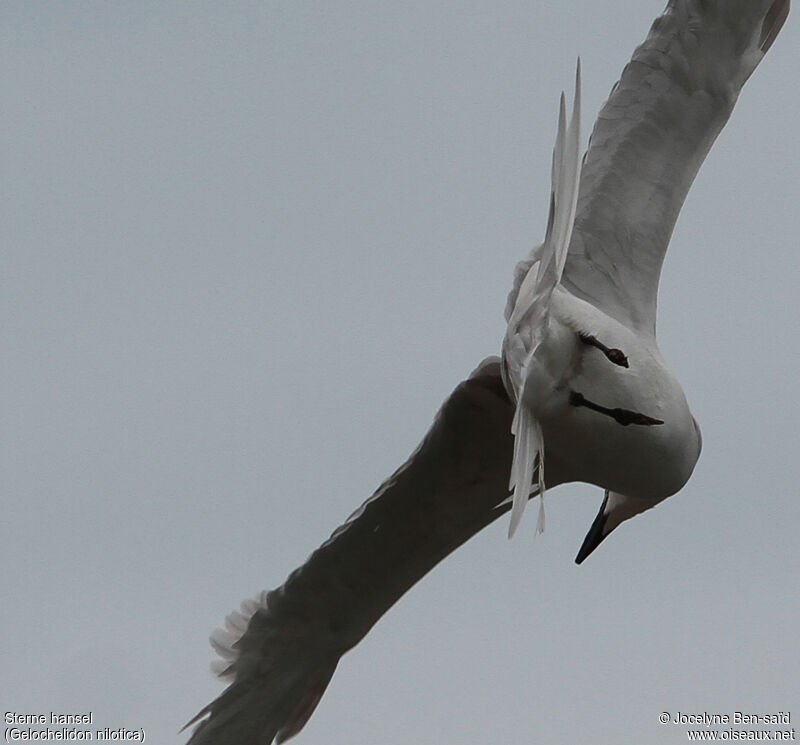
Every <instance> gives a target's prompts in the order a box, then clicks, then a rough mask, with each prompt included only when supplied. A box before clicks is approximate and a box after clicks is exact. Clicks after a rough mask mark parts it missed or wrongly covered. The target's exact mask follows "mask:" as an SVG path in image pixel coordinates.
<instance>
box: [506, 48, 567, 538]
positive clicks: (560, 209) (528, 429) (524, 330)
mask: <svg viewBox="0 0 800 745" xmlns="http://www.w3.org/2000/svg"><path fill="white" fill-rule="evenodd" d="M580 115H581V65H580V60H578V67H577V70H576V73H575V102H574V104H573V107H572V115H571V117H570V122H569V126H567V115H566V104H565V101H564V94H563V93H562V94H561V104H560V107H559V116H558V134H557V135H556V144H555V147H554V148H553V165H552V170H551V181H552V187H551V197H550V215H549V219H548V223H547V234H546V236H545V240H544V243H543V244H542V245H541V247H540V248H539V249H538V250H537V251H536V253H535V255H534V256H533V257H532V258H533V262H532V265H531V267H530V269H529V270H528V273H527V275H526V276H525V278H524V279H523V280H522V283H521V284H520V287H519V292H518V294H517V297H516V301H515V304H514V310H513V312H512V313H511V317H510V318H509V322H508V332H507V335H506V344H505V349H504V354H505V356H506V365H507V368H508V369H509V370H510V376H511V382H512V385H513V387H514V392H515V394H516V399H517V401H516V404H517V410H516V413H515V415H514V424H513V426H512V432H513V434H514V438H515V439H514V460H513V463H512V466H511V476H510V479H509V489H511V490H513V497H512V508H511V524H510V525H509V529H508V536H509V538H510V537H511V536H513V535H514V531H515V530H516V529H517V526H518V525H519V522H520V520H521V519H522V513H523V511H524V510H525V505H526V504H527V502H528V498H529V497H530V495H531V491H532V481H533V474H534V470H535V469H536V468H537V466H538V479H537V481H538V494H539V497H540V500H541V502H540V504H539V520H538V530H539V532H541V531H542V530H544V491H545V482H544V440H543V436H542V429H541V426H540V425H539V422H538V421H537V420H536V417H535V416H534V414H533V412H532V411H531V410H530V409H529V407H528V405H527V404H526V403H525V382H526V380H527V377H528V372H529V369H530V366H531V364H535V359H534V358H535V354H536V351H537V349H538V348H539V345H540V344H541V343H542V341H543V340H544V338H545V336H546V334H547V323H548V320H549V317H550V305H551V301H552V297H553V292H554V291H555V288H556V287H557V286H558V283H559V282H560V281H561V275H562V273H563V271H564V263H565V262H566V260H567V251H568V249H569V242H570V238H571V237H572V226H573V224H574V223H575V209H576V206H577V203H578V187H579V185H580V173H581V154H580ZM512 356H513V357H516V358H517V359H516V360H513V359H512V360H510V359H508V358H509V357H512Z"/></svg>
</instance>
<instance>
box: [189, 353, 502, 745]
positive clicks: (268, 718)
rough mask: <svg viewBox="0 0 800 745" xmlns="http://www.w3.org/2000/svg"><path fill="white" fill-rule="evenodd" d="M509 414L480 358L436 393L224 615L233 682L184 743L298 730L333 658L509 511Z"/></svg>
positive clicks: (235, 742) (488, 365) (222, 643)
mask: <svg viewBox="0 0 800 745" xmlns="http://www.w3.org/2000/svg"><path fill="white" fill-rule="evenodd" d="M513 413H514V411H513V406H512V405H511V402H510V401H509V398H508V395H507V394H506V391H505V388H504V386H503V382H502V380H501V376H500V361H499V360H498V359H497V358H489V359H487V360H485V361H484V362H483V363H482V364H481V365H480V366H479V367H478V369H477V370H475V372H474V373H473V374H472V375H471V376H470V377H469V378H468V379H467V380H465V381H464V382H463V383H461V384H460V385H459V386H458V387H457V388H456V389H455V391H453V393H452V394H451V395H450V397H449V398H448V399H447V401H445V403H444V404H443V406H442V408H441V410H440V411H439V413H438V414H437V416H436V419H435V421H434V423H433V426H432V427H431V429H430V431H429V432H428V434H427V435H426V436H425V439H424V440H423V441H422V443H421V444H420V446H419V447H418V448H417V450H416V451H415V452H414V453H413V454H412V455H411V457H410V458H409V459H408V461H407V462H406V463H404V464H403V465H402V466H401V467H400V468H399V469H398V470H397V471H396V472H395V473H394V474H393V475H392V476H391V477H390V478H389V479H388V480H387V481H386V482H385V483H384V484H383V485H382V486H381V487H380V488H379V489H378V490H377V492H376V493H375V494H374V495H373V496H372V497H370V499H368V500H367V501H366V502H365V503H364V504H363V505H362V506H361V507H360V508H359V509H358V510H357V511H356V512H355V513H354V514H353V515H352V516H351V517H350V518H349V519H348V520H347V522H345V523H344V525H342V526H341V527H340V528H339V529H337V530H336V531H335V532H334V533H333V535H332V536H331V537H330V539H329V540H328V541H326V542H325V543H324V544H323V545H322V546H321V547H320V548H318V549H317V550H316V551H315V552H314V553H313V554H311V556H310V557H309V559H308V561H307V562H306V563H305V564H303V566H301V567H300V568H299V569H297V570H295V571H294V572H293V573H292V574H291V575H290V577H289V578H288V579H287V580H286V582H285V583H284V584H283V585H282V586H281V587H279V588H278V589H277V590H273V591H272V592H265V593H263V594H262V596H261V597H260V598H258V599H257V600H254V601H250V602H249V603H245V604H243V610H242V612H241V613H239V612H236V613H233V614H231V616H229V617H228V622H227V626H228V630H227V631H218V632H217V633H216V634H215V636H214V637H212V643H213V644H214V646H215V647H216V648H217V650H218V651H219V652H220V654H221V655H222V656H223V657H224V658H226V659H227V665H226V669H225V670H223V671H222V673H221V674H222V676H230V677H232V678H233V682H232V683H231V685H230V686H229V687H228V688H227V690H225V691H224V692H223V693H222V695H221V696H220V697H219V698H218V699H216V700H215V701H213V702H212V703H211V704H209V705H208V706H207V707H206V708H205V709H203V710H202V711H201V712H200V713H199V714H198V715H197V717H195V719H194V720H193V722H194V721H197V720H198V719H203V721H202V722H201V723H200V725H199V726H198V727H197V729H196V730H195V732H194V734H193V735H192V738H191V740H190V741H189V745H264V744H265V743H271V742H272V741H273V739H274V738H277V741H278V742H282V741H284V740H286V739H288V738H289V737H291V736H293V735H295V734H297V732H299V731H300V729H302V727H303V725H305V723H306V721H308V718H309V717H310V716H311V714H312V712H313V711H314V708H315V707H316V705H317V703H318V702H319V700H320V698H321V696H322V694H323V693H324V691H325V688H326V686H327V685H328V682H329V680H330V678H331V676H332V675H333V672H334V670H335V668H336V665H337V663H338V661H339V658H340V657H341V656H342V654H344V653H345V652H346V651H347V650H348V649H351V648H352V647H353V646H354V645H355V644H357V643H358V642H359V641H360V640H361V639H362V638H363V636H364V635H365V634H366V633H367V631H369V629H370V628H372V626H373V625H374V624H375V622H376V621H377V620H378V619H379V618H380V617H381V616H382V615H383V614H384V613H385V612H386V611H387V610H388V609H389V608H390V607H391V606H392V605H393V604H394V603H395V602H396V601H397V600H398V599H399V598H400V597H401V596H402V595H403V594H404V593H405V592H406V590H408V589H409V588H410V587H411V586H412V585H414V584H415V583H416V582H417V581H418V580H419V579H420V578H421V577H423V576H424V575H425V574H426V573H427V572H428V571H430V570H431V569H432V568H433V567H434V566H435V565H436V564H437V563H438V562H439V561H441V560H442V559H443V558H444V557H445V556H447V555H448V554H449V553H450V552H451V551H453V550H454V549H456V548H458V546H460V545H461V544H462V543H464V541H466V540H467V539H468V538H470V537H471V536H473V535H474V534H475V533H477V532H478V531H479V530H481V529H482V528H483V527H485V526H486V525H488V524H489V523H490V522H491V521H493V520H494V519H495V518H497V517H499V516H500V515H502V514H504V513H505V512H506V511H507V510H508V509H509V507H510V505H509V504H508V503H507V502H506V503H505V504H502V505H501V504H500V503H501V502H503V501H504V500H505V498H506V496H507V494H508V490H507V488H506V487H507V484H508V473H509V469H510V467H511V453H512V440H511V419H512V417H513ZM498 505H499V506H498ZM191 723H192V722H190V724H191Z"/></svg>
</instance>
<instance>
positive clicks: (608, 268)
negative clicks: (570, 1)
mask: <svg viewBox="0 0 800 745" xmlns="http://www.w3.org/2000/svg"><path fill="white" fill-rule="evenodd" d="M788 12H789V0H775V1H774V2H773V0H716V2H714V1H712V0H670V2H669V4H668V5H667V8H666V11H665V12H664V14H663V15H662V16H660V17H659V18H657V19H656V21H655V23H654V24H653V26H652V29H651V30H650V34H649V36H648V37H647V39H646V40H645V42H644V43H643V44H642V45H641V46H639V47H638V48H637V49H636V51H635V52H634V54H633V58H632V60H631V61H630V63H629V64H628V65H627V66H626V67H625V69H624V70H623V72H622V76H621V78H620V80H619V82H618V83H617V84H616V85H615V86H614V88H613V89H612V91H611V95H610V97H609V99H608V101H607V102H606V103H605V105H604V106H603V107H602V109H601V111H600V115H599V116H598V119H597V123H596V124H595V126H594V130H593V131H592V135H591V137H590V140H589V147H588V150H587V153H586V156H585V163H584V167H583V170H582V173H581V184H580V193H579V197H578V209H577V216H576V220H575V229H574V231H573V234H572V242H571V244H570V248H569V254H568V256H567V261H566V266H565V268H564V274H563V277H562V284H563V285H564V286H565V287H566V288H567V289H568V290H570V291H571V292H572V293H574V294H575V295H577V296H578V297H581V298H583V299H584V300H587V301H588V302H590V303H592V304H594V305H595V306H597V307H598V308H600V309H601V310H603V311H605V312H606V313H608V314H609V315H611V316H612V317H614V318H616V319H617V320H618V321H620V322H621V323H623V324H625V325H627V326H628V327H629V328H632V329H634V330H635V331H638V332H640V333H643V334H649V335H654V334H655V323H656V295H657V291H658V279H659V275H660V273H661V265H662V263H663V260H664V254H665V252H666V250H667V244H668V243H669V239H670V236H671V235H672V230H673V227H674V225H675V221H676V219H677V217H678V213H679V211H680V209H681V206H682V205H683V201H684V199H685V197H686V194H687V192H688V190H689V187H690V186H691V184H692V182H693V181H694V178H695V175H696V174H697V171H698V169H699V168H700V165H701V164H702V162H703V160H704V159H705V157H706V154H707V153H708V151H709V149H710V148H711V145H712V144H713V142H714V140H715V139H716V137H717V135H718V134H719V132H720V130H721V129H722V128H723V126H724V125H725V123H726V122H727V120H728V117H729V116H730V114H731V111H732V110H733V106H734V104H735V103H736V99H737V97H738V95H739V91H740V90H741V87H742V86H743V85H744V83H745V81H746V80H747V78H748V77H749V76H750V74H751V73H752V72H753V70H754V69H755V67H756V65H757V64H758V63H759V62H760V60H761V59H762V58H763V56H764V54H765V52H766V50H767V49H768V48H769V46H770V44H772V41H773V40H774V39H775V36H776V35H777V34H778V31H779V30H780V27H781V25H782V24H783V22H784V20H785V19H786V15H787V14H788Z"/></svg>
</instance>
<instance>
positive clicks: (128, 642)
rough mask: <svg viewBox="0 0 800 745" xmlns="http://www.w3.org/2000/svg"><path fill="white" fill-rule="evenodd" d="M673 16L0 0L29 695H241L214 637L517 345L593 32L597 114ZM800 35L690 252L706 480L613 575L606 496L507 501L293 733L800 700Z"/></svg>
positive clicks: (17, 701) (564, 732)
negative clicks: (516, 514)
mask: <svg viewBox="0 0 800 745" xmlns="http://www.w3.org/2000/svg"><path fill="white" fill-rule="evenodd" d="M662 8H663V4H662V2H661V0H657V1H656V0H653V1H652V2H651V1H650V0H648V2H641V1H640V0H637V1H634V0H614V1H613V2H612V1H611V0H592V1H591V2H589V1H588V0H579V1H577V2H573V3H569V4H567V5H565V4H563V3H555V2H554V3H531V2H522V1H519V2H511V1H504V0H495V1H494V2H491V3H490V2H484V3H481V2H472V1H471V0H470V1H465V0H462V1H461V2H436V3H430V2H398V3H360V2H336V1H332V2H305V1H303V0H293V2H259V3H255V2H253V3H250V2H233V3H184V2H172V3H155V2H115V3H107V2H70V3H63V2H36V3H31V2H5V3H3V4H2V7H0V34H2V39H0V76H1V77H2V85H3V92H4V95H3V101H4V104H3V107H2V113H0V128H1V131H0V142H1V143H2V145H1V148H2V150H0V152H2V164H3V174H4V177H5V178H4V189H3V198H2V200H0V210H2V231H3V261H2V300H1V301H0V302H2V311H1V312H2V342H1V345H2V349H3V355H2V356H3V360H2V366H0V387H1V389H2V391H3V403H2V412H1V413H2V441H1V442H0V453H1V455H0V459H1V460H0V464H1V467H2V472H1V473H0V483H2V506H3V521H2V526H0V546H2V563H3V565H4V570H5V571H4V578H3V580H2V595H3V602H2V604H0V619H2V630H3V636H4V639H5V644H4V645H3V646H4V650H3V664H2V665H1V666H0V684H1V685H0V694H2V695H1V696H0V700H2V708H3V711H17V712H26V713H33V712H49V711H61V712H67V711H89V710H91V711H93V712H94V716H95V722H96V724H97V725H98V726H103V727H105V726H108V727H122V726H125V727H128V728H138V727H141V728H144V730H145V732H146V734H147V737H148V740H149V741H150V742H155V743H166V744H173V743H175V744H177V743H182V742H184V739H185V738H184V737H183V736H178V735H177V730H178V728H179V727H180V726H181V725H182V724H183V723H184V722H185V721H186V720H187V719H188V718H189V717H190V716H192V715H193V714H194V713H195V712H196V711H197V710H198V709H199V708H200V707H201V706H203V705H204V704H205V703H207V701H208V700H209V699H210V698H211V697H213V696H214V695H216V694H217V693H219V691H220V690H221V686H220V684H219V683H218V682H217V681H216V680H215V679H213V678H212V677H211V675H210V673H209V671H208V664H209V662H210V660H212V659H213V653H212V650H211V649H210V647H209V646H208V643H207V638H208V635H209V633H210V631H211V630H212V629H213V628H214V627H215V626H217V625H219V624H221V622H222V621H223V619H224V617H225V615H226V614H227V613H228V612H229V611H230V610H231V609H233V608H235V607H238V605H239V602H240V601H241V600H242V599H243V598H245V597H249V596H251V595H253V594H255V593H257V592H258V591H260V590H261V589H262V588H265V587H273V586H276V585H278V584H280V583H281V582H282V581H283V580H284V578H285V577H286V575H287V574H288V573H289V571H291V570H292V569H293V568H294V567H295V566H297V565H298V564H299V563H301V562H302V561H303V560H304V559H305V557H306V556H307V554H308V553H309V552H310V551H311V550H312V549H314V548H315V547H316V546H317V545H318V544H319V543H321V542H322V541H323V540H324V539H325V538H326V537H327V536H328V535H329V533H330V532H331V531H332V530H333V529H334V528H335V527H336V526H337V525H338V524H339V523H340V522H341V521H342V520H343V519H344V518H345V517H346V516H347V515H348V514H349V513H350V512H351V510H352V509H354V508H355V507H356V506H357V505H358V504H360V503H361V502H362V501H363V500H364V499H365V498H366V497H367V496H369V494H370V493H371V492H372V491H373V490H374V488H375V487H376V486H377V485H378V484H379V483H380V482H381V481H382V480H383V479H384V478H385V477H386V476H387V475H388V474H389V473H391V472H392V471H393V470H394V468H395V467H396V466H397V465H399V463H401V462H402V461H403V460H404V459H405V458H406V456H407V455H408V453H409V452H410V451H411V450H412V449H413V448H414V447H415V446H416V444H417V442H418V441H419V439H420V438H421V437H422V435H423V434H424V432H425V431H426V430H427V428H428V426H429V424H430V422H431V419H432V417H433V414H434V413H435V411H436V409H437V408H438V406H439V404H440V403H441V401H442V400H443V399H444V397H445V396H446V395H447V394H448V393H449V391H450V390H451V389H452V387H453V386H454V385H455V384H456V383H457V382H458V381H459V380H461V379H462V378H463V377H464V376H465V375H466V374H467V373H469V371H470V370H471V369H472V368H473V367H474V365H475V364H476V363H477V362H478V361H479V360H480V359H481V358H482V357H484V356H485V355H487V354H493V353H496V352H498V350H499V347H500V342H501V339H502V335H503V331H504V328H503V319H502V311H503V307H504V304H505V298H506V293H507V292H508V289H509V287H510V282H511V276H512V270H513V267H514V264H515V262H516V261H517V260H518V259H519V258H521V257H522V256H523V255H524V254H525V253H526V252H527V251H528V249H529V248H530V247H531V246H532V245H533V244H534V243H536V242H538V241H539V240H540V239H541V236H542V235H543V232H544V227H545V222H546V211H547V206H548V189H549V162H550V152H551V147H552V142H553V138H554V132H555V119H556V106H557V97H558V94H559V93H560V91H561V89H562V88H568V87H570V86H571V83H572V76H573V73H574V66H575V58H576V57H577V56H578V55H581V58H582V61H583V73H584V119H583V122H584V131H585V133H587V132H588V130H589V128H590V127H591V124H592V122H593V120H594V116H595V114H596V112H597V110H598V108H599V106H600V104H601V103H602V101H603V100H604V99H605V97H606V96H607V95H608V92H609V90H610V88H611V85H612V84H613V82H614V81H615V80H616V79H617V78H618V76H619V73H620V71H621V69H622V66H623V64H624V63H625V62H626V61H627V60H628V59H629V57H630V55H631V53H632V51H633V49H634V47H635V46H636V45H637V44H638V43H640V42H641V41H642V40H643V39H644V37H645V34H646V32H647V30H648V28H649V26H650V23H651V22H652V20H653V18H654V17H655V16H656V15H658V14H659V13H660V12H661V10H662ZM796 13H797V9H795V14H796ZM796 28H797V25H796V16H790V18H789V20H788V21H787V24H786V26H785V28H784V29H783V32H782V34H781V35H780V37H779V38H778V40H777V41H776V43H775V45H774V47H773V48H772V49H771V51H770V53H769V55H768V56H767V58H766V59H765V60H764V61H763V63H762V64H761V66H760V67H759V68H758V69H757V70H756V72H755V74H754V75H753V77H752V78H751V80H750V82H749V83H748V84H747V86H746V87H745V89H744V91H743V93H742V95H741V98H740V100H739V104H738V106H737V108H736V110H735V111H734V114H733V117H732V120H731V122H730V123H729V124H728V126H727V128H726V129H725V130H724V132H723V133H722V135H721V136H720V138H719V140H718V142H717V144H716V145H715V147H714V149H713V150H712V153H711V155H710V157H709V159H708V160H707V161H706V163H705V165H704V166H703V169H702V171H701V173H700V175H699V177H698V179H697V181H696V183H695V186H694V187H693V189H692V191H691V193H690V194H689V197H688V200H687V204H686V206H685V207H684V210H683V212H682V215H681V218H680V220H679V222H678V225H677V228H676V230H675V233H674V236H673V240H672V245H671V248H670V252H669V254H668V256H667V262H666V266H665V270H664V274H663V276H662V283H661V292H660V298H659V340H660V344H661V348H662V352H663V354H664V356H665V357H666V359H667V360H668V362H669V363H670V365H671V367H672V368H673V370H674V371H675V372H676V374H677V375H678V377H679V379H680V380H681V381H682V383H683V386H684V389H685V391H686V394H687V397H688V398H689V401H690V404H691V405H692V408H693V411H694V413H695V416H696V417H697V419H698V420H699V422H700V424H701V426H702V429H703V435H704V452H703V455H702V457H701V460H700V462H699V464H698V466H697V469H696V471H695V474H694V476H693V478H692V480H691V481H690V482H689V484H688V485H687V486H686V488H685V489H684V490H683V491H682V492H681V493H680V494H679V495H678V496H675V497H673V498H672V499H670V500H668V501H667V502H666V503H664V504H663V505H660V506H659V507H658V508H657V509H655V510H653V511H651V512H648V513H647V514H645V515H642V516H640V517H638V518H636V519H635V520H633V521H631V522H630V523H627V524H626V525H625V526H623V527H622V528H620V529H619V531H617V532H616V533H615V534H614V535H613V536H612V537H611V538H610V539H609V540H608V541H606V542H605V543H603V545H602V546H601V547H600V548H599V549H598V550H597V552H596V553H595V554H593V555H592V556H591V558H590V559H589V560H587V562H586V563H585V564H583V565H582V566H581V567H576V566H575V565H574V564H573V558H574V556H575V554H576V552H577V549H578V547H579V546H580V543H581V541H582V539H583V536H584V534H585V533H586V530H587V529H588V527H589V525H590V523H591V521H592V519H593V518H594V516H595V513H596V511H597V509H598V506H599V503H600V501H601V497H602V494H601V492H600V490H599V489H597V488H589V487H585V486H566V487H561V488H559V489H558V490H557V491H553V492H552V493H551V494H550V498H549V499H548V522H547V531H546V532H545V534H544V535H543V536H539V537H535V524H536V519H535V511H534V513H533V514H532V515H531V514H528V515H526V518H525V520H524V521H523V523H522V526H521V529H520V530H519V532H518V533H517V536H516V537H515V539H514V540H513V541H511V542H509V541H508V540H507V539H506V537H505V536H506V531H507V528H508V525H507V520H501V521H499V522H498V523H496V524H495V525H493V526H491V527H490V528H489V529H487V530H486V531H484V532H483V533H482V534H481V535H479V536H477V537H476V538H475V539H473V540H472V541H470V542H469V543H468V544H467V545H466V546H464V547H463V548H462V549H460V550H459V551H458V552H456V553H455V554H454V555H453V556H451V557H450V558H449V559H448V560H447V561H445V562H444V563H443V564H442V565H441V566H440V567H438V568H437V569H436V570H435V571H434V572H433V573H432V574H431V575H429V576H428V577H427V578H426V579H425V580H424V581H423V582H421V583H420V584H419V585H418V586H417V587H416V588H414V589H413V590H412V591H411V592H410V593H409V594H408V595H407V596H406V597H405V598H404V599H403V600H402V601H401V602H400V603H399V604H398V605H397V606H396V607H395V608H393V609H392V611H391V612H390V613H389V614H388V615H387V616H386V617H385V618H384V619H383V620H382V621H381V622H380V623H379V624H378V625H377V626H376V627H375V628H374V629H373V630H372V632H371V633H370V634H369V635H368V637H367V638H366V639H365V640H364V642H362V644H361V645H359V646H358V647H357V648H356V649H355V650H354V651H352V652H351V653H349V654H347V655H346V656H345V657H344V659H343V660H342V662H341V664H340V666H339V669H338V671H337V672H336V674H335V676H334V678H333V681H332V683H331V685H330V688H329V690H328V692H327V693H326V695H325V697H324V698H323V700H322V702H321V704H320V706H319V708H318V710H317V712H316V713H315V715H314V716H313V717H312V719H311V721H310V722H309V724H308V726H307V727H306V729H305V730H304V731H303V733H302V734H301V735H300V736H299V737H298V738H297V743H298V745H304V744H305V745H313V744H315V743H344V742H349V743H367V742H380V743H382V744H384V745H394V744H400V743H402V744H403V745H406V744H407V743H409V742H411V743H449V742H498V743H499V742H502V743H506V744H507V745H511V744H512V743H519V744H520V745H523V744H524V745H529V743H532V742H539V741H541V742H551V743H554V742H574V743H594V744H595V745H605V744H611V743H614V744H615V745H616V744H618V743H621V742H623V743H624V742H648V743H656V744H660V743H678V742H683V741H685V738H686V735H685V733H684V731H683V730H684V728H681V727H678V726H674V725H668V726H664V725H661V724H659V722H658V715H659V713H660V712H662V711H670V712H673V713H674V712H676V711H678V710H680V711H686V712H692V711H701V712H702V711H707V712H733V711H736V710H739V711H750V712H760V713H765V712H772V711H779V710H791V709H792V707H793V706H794V707H795V708H796V707H797V704H798V700H800V698H799V695H798V694H800V672H798V671H800V653H799V652H798V644H797V632H796V628H797V627H796V623H797V617H798V613H800V601H798V593H797V587H798V574H799V572H800V560H798V549H797V526H798V524H800V502H799V501H798V487H797V481H796V478H795V477H794V476H793V474H792V472H793V470H794V467H795V466H796V461H797V458H798V455H799V454H798V448H797V428H798V424H797V422H798V416H799V415H800V406H799V405H798V401H800V393H798V388H797V369H798V367H800V353H799V352H798V348H800V338H799V335H798V320H797V319H798V316H800V300H799V299H798V293H797V286H798V280H799V279H800V276H799V275H800V262H799V261H798V258H797V256H798V253H797V247H796V241H797V236H798V234H800V210H799V209H798V202H799V201H800V199H799V197H800V189H799V188H798V182H797V179H798V174H800V154H799V153H800V150H798V148H797V130H798V127H797V122H798V120H800V99H799V98H798V96H797V94H796V86H795V84H794V82H793V81H795V80H796V77H797V70H798V69H800V44H798V41H797V31H796ZM584 138H585V134H584ZM584 141H585V140H584ZM794 714H795V719H797V718H800V710H796V711H795V712H794Z"/></svg>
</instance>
